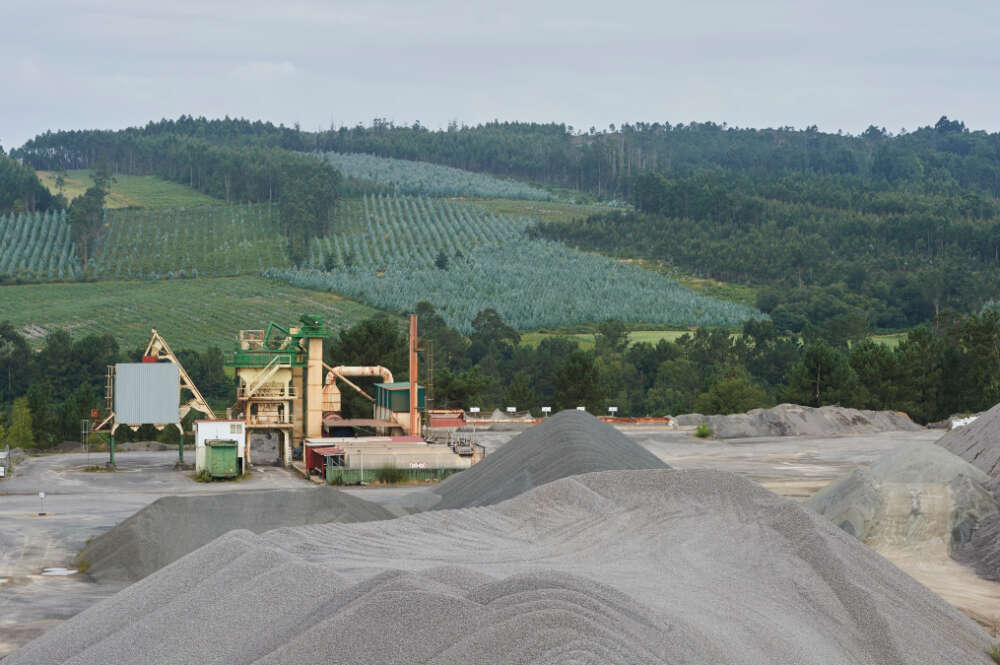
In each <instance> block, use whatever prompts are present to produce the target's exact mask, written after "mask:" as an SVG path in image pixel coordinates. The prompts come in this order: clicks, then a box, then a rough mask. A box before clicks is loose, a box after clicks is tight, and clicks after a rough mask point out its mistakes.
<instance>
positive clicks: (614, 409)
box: [608, 406, 618, 413]
mask: <svg viewBox="0 0 1000 665" xmlns="http://www.w3.org/2000/svg"><path fill="white" fill-rule="evenodd" d="M608 413H618V407H617V406H609V407H608Z"/></svg>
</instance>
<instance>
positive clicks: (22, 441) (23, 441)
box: [3, 397, 35, 448]
mask: <svg viewBox="0 0 1000 665" xmlns="http://www.w3.org/2000/svg"><path fill="white" fill-rule="evenodd" d="M3 442H4V444H5V445H8V446H10V447H11V448H33V447H34V446H35V439H34V435H33V433H32V426H31V409H30V408H28V398H27V397H18V398H17V399H16V400H14V406H13V407H12V408H11V410H10V424H9V425H8V427H7V432H6V433H5V434H4V439H3Z"/></svg>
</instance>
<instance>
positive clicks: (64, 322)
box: [0, 277, 378, 351]
mask: <svg viewBox="0 0 1000 665" xmlns="http://www.w3.org/2000/svg"><path fill="white" fill-rule="evenodd" d="M377 312H378V310H375V309H373V308H371V307H367V306H365V305H361V304H359V303H356V302H354V301H351V300H347V299H345V298H341V297H340V296H336V295H332V294H329V293H320V292H317V291H308V290H305V289H297V288H295V287H292V286H288V285H286V284H283V283H281V282H277V281H270V280H263V279H259V278H257V277H226V278H218V279H187V280H169V281H159V282H138V281H137V282H91V283H77V284H38V285H27V286H4V287H2V288H0V321H5V320H9V321H10V322H11V323H13V324H14V327H15V328H17V329H19V330H21V331H22V332H23V333H25V334H28V335H31V336H33V337H34V339H33V340H32V343H34V344H41V342H42V339H41V336H42V335H44V330H47V329H49V328H54V327H63V328H66V329H68V330H69V331H70V334H72V335H73V336H74V337H77V336H83V335H86V334H90V333H97V334H101V333H106V332H107V333H111V334H113V335H115V337H116V338H117V339H118V342H119V344H120V345H121V346H122V347H123V348H126V349H131V348H134V347H137V346H141V345H145V343H146V342H147V341H148V340H149V331H150V328H156V329H157V330H158V331H159V332H160V333H162V334H163V336H164V337H165V338H166V340H167V342H169V343H170V345H171V346H173V347H174V348H175V349H180V348H193V349H204V348H206V347H208V346H211V345H215V346H219V347H220V348H222V349H223V350H224V351H228V350H229V349H231V348H232V344H233V342H234V341H235V339H236V334H237V332H238V331H239V330H240V329H242V328H251V329H253V328H264V327H266V326H267V322H268V321H275V322H276V323H280V324H282V325H288V324H291V323H294V322H296V321H298V319H299V316H301V315H302V314H316V315H319V316H322V317H323V319H324V321H325V322H326V323H327V324H328V325H330V326H331V327H332V328H335V329H336V328H341V327H345V326H349V325H353V324H354V323H356V322H358V321H360V320H362V319H364V318H367V317H369V316H372V315H374V314H376V313H377ZM29 326H30V327H29Z"/></svg>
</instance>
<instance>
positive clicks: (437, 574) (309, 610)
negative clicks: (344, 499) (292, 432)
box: [4, 469, 991, 665]
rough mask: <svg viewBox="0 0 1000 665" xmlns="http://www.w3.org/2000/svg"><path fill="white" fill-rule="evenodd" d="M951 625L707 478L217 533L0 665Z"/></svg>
mask: <svg viewBox="0 0 1000 665" xmlns="http://www.w3.org/2000/svg"><path fill="white" fill-rule="evenodd" d="M990 642H991V640H990V638H989V636H988V635H987V634H986V633H985V632H983V631H982V630H980V629H979V628H978V627H977V626H976V625H975V624H974V623H973V622H972V621H971V620H970V619H968V618H966V617H965V616H963V615H962V614H960V613H959V612H958V611H957V610H955V609H954V608H952V607H951V606H949V605H948V604H947V603H945V602H944V601H943V600H941V599H940V598H939V597H937V596H936V595H934V594H933V593H932V592H930V591H928V590H927V589H925V588H924V587H922V586H921V585H920V584H918V583H917V582H915V581H914V580H913V579H911V578H910V577H909V576H907V575H906V574H904V573H902V572H901V571H899V570H898V569H897V568H895V567H894V566H893V565H891V564H890V563H888V562H887V561H886V560H884V559H883V558H882V557H880V556H879V555H878V554H876V553H875V552H873V551H872V550H870V549H869V548H867V547H866V546H864V545H863V544H861V543H860V542H858V541H857V540H856V539H855V538H852V537H850V536H848V535H847V534H845V533H843V532H842V531H840V530H839V529H837V528H836V527H835V526H834V525H832V524H831V523H830V522H828V521H827V520H826V519H825V518H822V517H821V516H819V515H817V514H815V513H813V512H811V511H809V510H807V509H806V508H804V507H802V506H800V505H798V504H796V503H794V502H792V501H789V500H786V499H783V498H781V497H779V496H777V495H775V494H773V493H771V492H768V491H767V490H765V489H763V488H762V487H760V486H759V485H756V484H754V483H752V482H750V481H748V480H746V479H743V478H741V477H739V476H736V475H733V474H727V473H722V472H717V471H702V470H691V471H675V470H669V469H667V470H664V469H659V470H632V471H606V472H601V473H592V474H586V475H582V476H575V477H572V478H564V479H560V480H556V481H554V482H551V483H548V484H545V485H543V486H540V487H536V488H535V489H532V490H530V491H528V492H527V493H525V494H523V495H521V496H518V497H516V498H513V499H511V500H509V501H506V502H503V503H499V504H495V505H492V506H487V507H478V508H467V509H461V510H440V511H431V512H425V513H420V514H417V515H411V516H408V517H402V518H399V519H396V520H391V521H378V522H366V523H356V524H338V523H329V524H321V525H309V526H301V527H290V528H283V529H278V530H275V531H271V532H268V533H265V534H263V535H254V534H252V533H250V532H248V531H235V532H230V533H229V534H227V535H225V536H223V537H222V538H219V539H217V540H215V541H213V542H212V543H210V544H209V545H207V546H205V547H203V548H201V549H199V550H197V551H195V552H193V553H192V554H190V555H188V556H187V557H185V558H183V559H181V560H179V561H176V562H174V563H173V564H171V565H169V566H167V567H165V568H163V569H162V570H160V571H159V572H157V573H155V574H153V575H150V576H149V577H147V578H145V579H144V580H142V581H140V582H138V583H136V584H133V585H131V586H129V587H127V588H126V589H124V590H123V591H122V592H120V593H118V594H117V595H115V596H113V597H112V598H109V599H107V600H105V601H104V602H102V603H100V604H99V605H96V606H94V607H92V608H90V609H88V610H86V611H84V612H82V613H81V614H79V615H77V616H76V617H75V618H73V619H71V620H70V621H67V622H65V623H63V624H61V625H59V626H57V627H55V628H54V629H52V630H51V631H50V632H48V633H46V634H45V635H43V636H42V637H41V638H39V639H37V640H35V641H34V642H32V643H30V644H28V645H26V646H25V647H23V648H22V649H21V650H19V651H17V652H15V653H14V654H12V655H11V656H9V657H8V660H7V661H5V663H4V665H24V664H29V663H30V664H31V665H46V664H54V663H66V664H69V663H72V664H74V665H87V664H95V665H98V664H99V665H115V664H118V663H123V664H124V663H128V664H130V665H145V664H154V663H155V664H168V663H169V664H171V665H173V664H176V663H199V664H206V665H207V664H215V663H218V664H221V663H254V664H273V665H277V664H281V665H298V664H300V663H301V664H305V663H309V664H312V663H345V664H346V663H368V664H380V663H385V664H388V663H434V664H436V665H471V664H477V663H483V664H485V663H537V664H549V663H552V664H555V663H568V662H572V663H594V664H597V663H600V664H607V663H622V664H625V663H628V664H636V663H688V664H691V665H699V664H706V665H707V664H713V665H714V664H716V663H733V664H735V663H746V664H750V663H753V664H764V663H768V664H770V663H794V664H795V665H811V664H819V663H822V664H825V665H844V664H846V663H850V664H852V665H856V664H872V665H874V664H876V663H877V664H879V665H891V664H897V663H898V664H902V663H907V664H911V665H923V664H926V665H969V664H976V663H981V664H983V665H986V664H987V663H989V662H990V659H989V657H988V656H987V654H986V649H987V646H988V645H989V644H990Z"/></svg>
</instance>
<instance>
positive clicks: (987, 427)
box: [937, 404, 1000, 479]
mask: <svg viewBox="0 0 1000 665" xmlns="http://www.w3.org/2000/svg"><path fill="white" fill-rule="evenodd" d="M937 444H938V445H939V446H941V447H942V448H944V449H945V450H949V451H951V452H952V453H954V454H956V455H958V456H959V457H961V458H962V459H964V460H966V461H967V462H969V463H970V464H973V465H975V466H977V467H979V468H980V469H982V470H983V471H985V472H986V473H987V474H989V475H990V476H991V477H992V478H995V479H1000V404H997V405H996V406H994V407H993V408H992V409H990V410H989V411H987V412H986V413H982V414H980V415H979V416H978V417H977V418H976V419H975V420H974V421H972V422H970V423H969V424H967V425H964V426H962V427H956V428H955V429H953V430H949V431H948V433H947V434H945V435H944V436H942V437H941V438H940V439H938V440H937Z"/></svg>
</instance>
